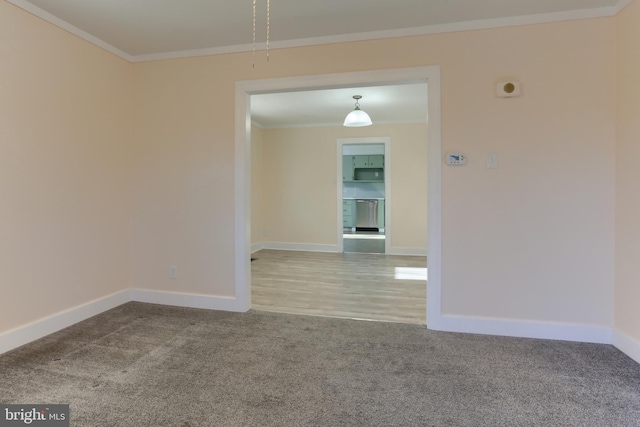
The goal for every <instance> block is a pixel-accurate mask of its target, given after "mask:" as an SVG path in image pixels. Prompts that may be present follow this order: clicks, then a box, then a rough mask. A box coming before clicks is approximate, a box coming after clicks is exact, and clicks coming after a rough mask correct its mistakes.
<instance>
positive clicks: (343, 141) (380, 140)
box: [336, 136, 392, 254]
mask: <svg viewBox="0 0 640 427" xmlns="http://www.w3.org/2000/svg"><path fill="white" fill-rule="evenodd" d="M356 144H383V145H384V197H385V200H384V224H385V225H384V234H385V239H384V252H385V253H386V254H388V253H390V252H391V232H392V230H391V228H392V227H391V217H390V216H389V215H391V208H390V206H391V199H392V195H391V138H389V137H388V136H382V137H381V136H378V137H363V138H338V141H337V146H338V147H337V154H338V158H337V165H338V167H337V169H338V175H337V176H336V182H337V183H338V184H339V185H337V186H336V187H337V189H338V191H337V192H336V194H337V196H338V240H337V242H338V252H344V238H343V237H342V235H343V234H344V233H343V230H344V229H343V226H342V222H343V221H342V219H343V215H342V214H343V211H342V192H343V182H342V181H343V180H342V177H343V176H344V175H343V173H342V155H343V154H342V151H343V148H344V146H345V145H356ZM354 215H355V212H354Z"/></svg>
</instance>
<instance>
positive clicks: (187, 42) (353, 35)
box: [6, 0, 631, 128]
mask: <svg viewBox="0 0 640 427" xmlns="http://www.w3.org/2000/svg"><path fill="white" fill-rule="evenodd" d="M6 1H8V2H9V3H12V4H14V5H16V6H18V7H21V8H23V9H25V10H26V11H28V12H30V13H32V14H34V15H36V16H39V17H40V18H43V19H45V20H47V21H49V22H51V23H53V24H55V25H57V26H59V27H61V28H63V29H65V30H67V31H69V32H71V33H73V34H75V35H77V36H79V37H81V38H83V39H85V40H87V41H89V42H91V43H94V44H96V45H98V46H100V47H102V48H104V49H106V50H108V51H110V52H112V53H114V54H116V55H119V56H120V57H122V58H124V59H126V60H128V61H131V62H139V61H147V60H156V59H169V58H179V57H188V56H199V55H211V54H219V53H229V52H244V51H251V50H252V49H253V43H252V35H253V34H252V33H253V31H252V27H253V26H252V9H253V0H90V1H89V0H6ZM269 1H270V27H269V30H270V47H271V48H272V49H278V48H284V47H293V46H307V45H317V44H326V43H340V42H347V41H356V40H367V39H379V38H388V37H399V36H409V35H419V34H433V33H441V32H449V31H463V30H471V29H479V28H492V27H504V26H510V25H523V24H533V23H542V22H554V21H562V20H571V19H583V18H592V17H601V16H613V15H615V14H616V13H617V12H618V11H619V10H620V9H622V8H623V7H624V6H626V5H627V4H629V3H630V1H631V0H394V1H390V0H317V1H312V0H269ZM266 4H267V0H256V42H257V46H256V48H257V49H258V50H262V49H264V48H265V43H264V41H265V39H266V9H267V6H266ZM426 92H427V88H426V84H425V83H414V84H405V85H395V86H378V87H360V88H341V89H331V90H315V91H306V92H291V93H278V94H265V95H253V96H252V98H251V104H252V108H251V114H252V120H253V122H254V123H255V124H257V125H258V126H260V127H263V128H281V127H300V126H327V125H331V126H339V125H341V124H342V121H343V120H344V117H345V116H346V115H347V114H348V113H349V111H351V110H352V109H353V108H354V104H355V102H354V100H353V99H352V96H353V95H362V96H363V98H362V100H361V102H360V104H361V108H362V109H363V110H364V111H366V112H367V113H369V115H370V116H371V119H372V120H373V122H374V124H381V123H411V122H425V121H426V114H427V113H426V111H427V105H426V103H427V96H426Z"/></svg>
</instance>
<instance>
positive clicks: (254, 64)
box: [252, 0, 256, 68]
mask: <svg viewBox="0 0 640 427" xmlns="http://www.w3.org/2000/svg"><path fill="white" fill-rule="evenodd" d="M252 61H253V63H252V67H253V68H256V0H253V51H252Z"/></svg>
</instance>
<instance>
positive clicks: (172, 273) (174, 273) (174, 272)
mask: <svg viewBox="0 0 640 427" xmlns="http://www.w3.org/2000/svg"><path fill="white" fill-rule="evenodd" d="M177 278H178V267H176V266H175V265H172V266H171V267H169V279H174V280H175V279H177Z"/></svg>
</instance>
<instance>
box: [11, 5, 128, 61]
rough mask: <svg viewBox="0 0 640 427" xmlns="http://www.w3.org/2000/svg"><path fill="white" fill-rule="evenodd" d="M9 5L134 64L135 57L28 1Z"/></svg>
mask: <svg viewBox="0 0 640 427" xmlns="http://www.w3.org/2000/svg"><path fill="white" fill-rule="evenodd" d="M7 1H8V2H9V3H11V4H13V5H14V6H17V7H19V8H21V9H23V10H25V11H26V12H29V13H30V14H32V15H35V16H37V17H38V18H41V19H44V20H45V21H47V22H49V23H51V24H53V25H55V26H56V27H58V28H61V29H63V30H65V31H67V32H69V33H71V34H73V35H75V36H78V37H80V38H81V39H83V40H85V41H87V42H89V43H91V44H94V45H96V46H98V47H100V48H102V49H104V50H106V51H107V52H111V53H113V54H114V55H116V56H119V57H120V58H122V59H124V60H125V61H128V62H134V60H133V57H132V56H131V55H129V54H128V53H126V52H124V51H122V50H120V49H118V48H117V47H115V46H112V45H110V44H109V43H107V42H105V41H103V40H102V39H99V38H98V37H96V36H93V35H91V34H89V33H87V32H86V31H84V30H81V29H80V28H78V27H75V26H73V25H71V24H69V23H68V22H67V21H64V20H62V19H60V18H58V17H57V16H54V15H52V14H50V13H49V12H47V11H45V10H42V9H40V8H39V7H37V6H34V5H33V4H31V3H29V2H28V1H26V0H7Z"/></svg>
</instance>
